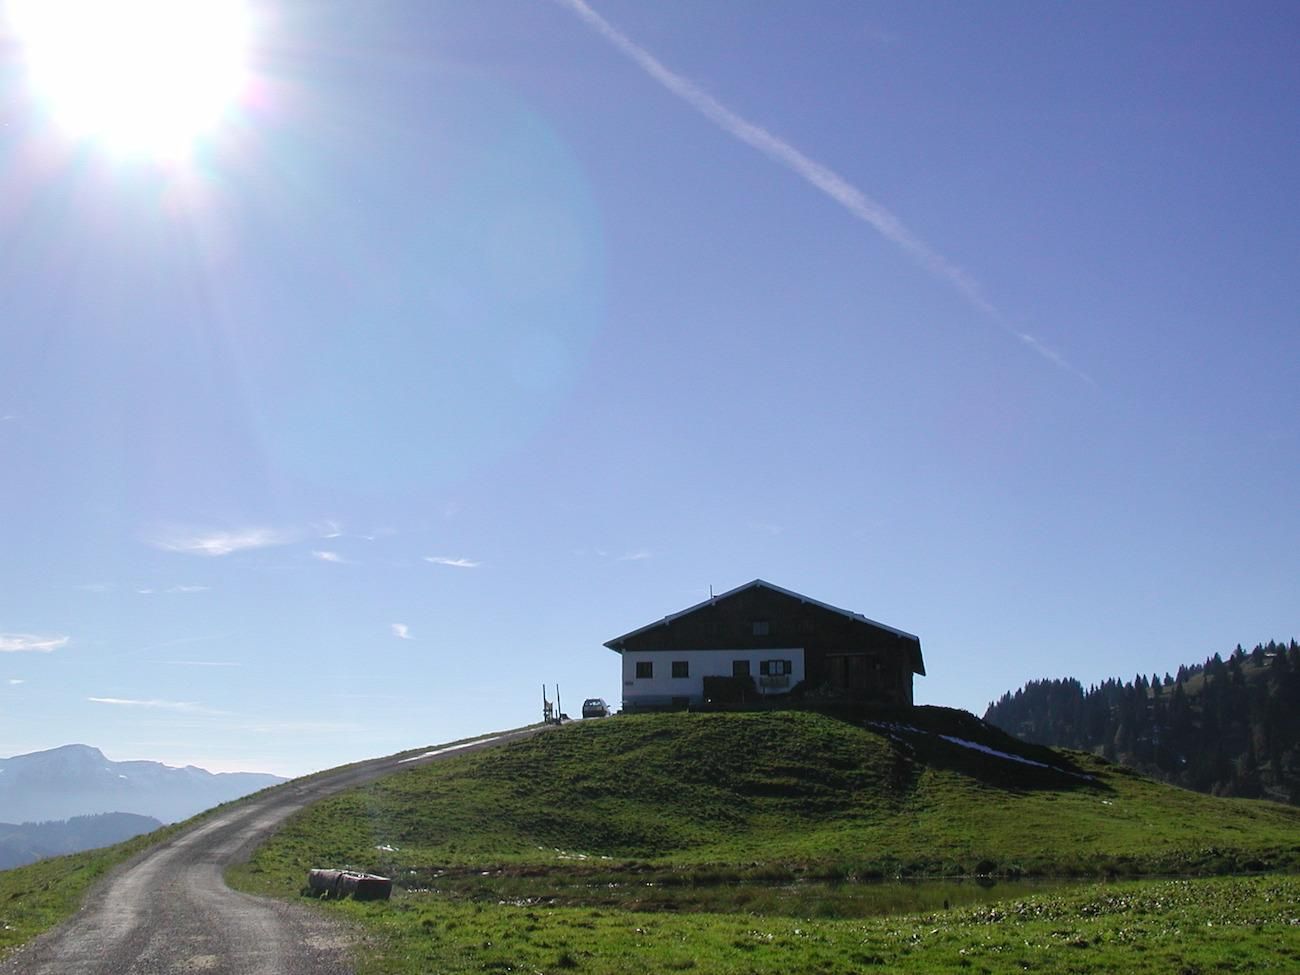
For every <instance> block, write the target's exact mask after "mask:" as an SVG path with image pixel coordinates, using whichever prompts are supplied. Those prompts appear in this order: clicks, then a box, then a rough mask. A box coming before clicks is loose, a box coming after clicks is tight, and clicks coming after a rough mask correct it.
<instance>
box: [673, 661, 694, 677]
mask: <svg viewBox="0 0 1300 975" xmlns="http://www.w3.org/2000/svg"><path fill="white" fill-rule="evenodd" d="M673 676H674V677H690V676H691V664H690V661H689V660H674V661H673Z"/></svg>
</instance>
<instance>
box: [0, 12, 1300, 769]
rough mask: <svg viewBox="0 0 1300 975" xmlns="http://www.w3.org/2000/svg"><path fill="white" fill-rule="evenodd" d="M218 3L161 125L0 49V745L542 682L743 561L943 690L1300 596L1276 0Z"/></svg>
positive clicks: (1289, 172)
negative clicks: (87, 116) (164, 138)
mask: <svg viewBox="0 0 1300 975" xmlns="http://www.w3.org/2000/svg"><path fill="white" fill-rule="evenodd" d="M252 10H253V12H254V16H253V20H252V23H253V25H254V28H253V31H252V38H253V49H252V50H253V53H252V55H251V58H250V80H249V82H248V83H247V85H245V87H244V88H242V89H241V90H240V92H239V95H238V97H237V98H236V99H235V100H234V101H233V102H232V103H231V104H230V105H228V106H227V108H226V110H225V114H224V115H223V116H222V118H221V119H220V120H219V122H218V123H217V124H215V125H213V126H212V127H211V128H210V129H208V130H206V131H205V132H204V133H203V135H202V136H201V137H200V138H199V139H198V140H197V141H195V142H194V143H193V145H192V147H191V151H190V152H189V153H188V154H186V155H185V156H184V157H183V158H166V159H159V158H154V157H151V156H142V155H130V154H122V153H120V152H114V151H110V149H109V148H108V147H106V146H105V145H103V144H101V143H100V142H99V141H97V140H96V139H95V138H89V137H84V136H77V135H75V134H74V133H71V132H69V131H67V130H66V129H65V128H62V127H61V126H60V124H59V121H58V119H57V118H56V117H55V116H54V115H53V113H52V112H51V111H50V106H49V104H48V100H47V98H46V95H45V94H44V93H43V92H42V91H41V90H39V88H38V86H37V85H36V83H35V82H34V80H33V79H32V77H31V76H30V75H29V74H28V73H27V68H26V65H27V62H26V61H24V53H23V52H24V48H23V47H22V45H21V43H20V41H21V38H16V37H13V36H7V37H6V39H5V43H4V45H3V47H2V48H0V53H2V55H3V62H0V64H2V65H3V68H2V72H3V75H2V76H3V82H4V83H3V86H2V87H0V91H3V95H2V96H0V99H2V102H0V108H2V109H3V117H4V119H5V122H4V125H3V127H2V128H0V248H3V255H4V259H3V261H0V323H2V324H0V329H2V331H0V338H2V344H0V470H2V471H3V472H4V473H3V477H0V753H3V754H6V755H8V754H16V753H19V752H24V751H31V750H35V749H39V748H46V747H52V746H55V745H59V744H63V743H66V742H71V741H83V742H87V743H90V744H93V745H97V746H99V747H101V748H103V749H104V750H105V752H106V753H107V754H108V755H109V756H110V757H112V758H115V759H134V758H150V759H158V760H163V761H168V762H171V763H174V764H184V763H194V764H198V765H202V766H204V767H207V768H212V769H217V770H221V769H236V768H238V769H256V770H266V771H275V772H282V773H298V772H303V771H307V770H311V769H316V768H322V767H328V766H333V765H336V764H340V763H342V762H346V761H350V760H355V759H359V758H363V757H368V756H372V755H376V754H383V753H388V752H392V751H395V750H398V749H400V748H405V747H414V746H417V745H422V744H425V743H430V742H437V741H443V740H449V739H452V738H457V737H462V736H467V735H471V734H476V733H480V732H486V731H489V730H493V729H497V728H502V727H507V726H514V725H518V724H522V723H525V722H528V721H531V720H534V719H535V718H536V717H537V716H538V715H539V712H540V703H541V702H540V696H541V685H542V684H543V682H545V683H547V684H549V685H554V684H555V683H557V682H558V683H559V685H560V687H561V692H562V694H563V697H564V703H565V707H566V710H568V711H570V713H576V711H577V708H578V705H579V704H580V701H581V699H582V698H583V697H586V696H595V695H599V696H603V697H606V698H608V699H610V700H611V701H617V700H618V698H619V696H620V688H619V671H618V658H617V657H616V656H615V655H614V654H613V653H612V652H610V651H608V650H606V649H604V648H603V647H602V645H601V644H602V643H603V641H605V640H607V639H610V638H612V637H614V636H617V635H619V634H621V633H623V632H626V631H628V630H631V629H633V628H635V627H638V626H640V625H642V624H644V623H647V622H649V621H651V620H653V619H655V618H657V617H660V616H663V615H665V614H667V613H670V612H675V611H677V610H679V609H682V608H684V607H685V606H687V605H690V604H692V603H694V602H696V601H698V600H700V599H702V598H704V597H705V596H707V594H708V589H709V586H713V587H714V589H715V590H717V591H722V590H725V589H729V588H732V587H734V586H736V585H740V584H742V583H744V582H747V581H749V580H751V579H754V578H756V577H761V578H765V579H768V580H770V581H772V582H774V583H776V584H777V585H780V586H784V587H786V588H790V589H794V590H797V591H799V592H803V593H806V594H808V595H810V596H812V597H814V598H817V599H820V600H823V601H825V602H829V603H832V604H834V605H838V606H842V607H845V608H848V609H852V610H855V611H858V612H862V613H864V614H866V615H867V616H870V617H872V618H874V619H878V620H881V621H882V622H886V623H889V624H891V625H894V626H897V627H899V628H901V629H904V630H908V631H910V632H913V633H917V634H918V635H920V637H921V640H922V646H923V648H924V651H925V656H926V662H927V666H928V668H929V676H927V677H925V678H921V679H918V681H917V692H916V693H917V699H918V701H919V702H922V703H933V704H943V705H949V706H954V707H961V708H966V709H969V710H972V711H975V712H976V713H982V712H983V709H984V707H985V706H986V705H987V703H988V702H989V701H990V700H991V699H993V698H995V697H997V696H998V695H1000V694H1001V693H1002V692H1003V691H1004V690H1008V689H1012V688H1014V687H1016V686H1018V685H1019V684H1021V683H1023V682H1024V681H1026V680H1029V679H1033V678H1038V677H1046V676H1066V675H1073V676H1077V677H1078V678H1080V679H1081V680H1083V681H1084V682H1085V683H1087V682H1090V681H1099V680H1102V679H1105V678H1106V677H1109V676H1123V677H1129V678H1131V677H1132V676H1133V675H1134V674H1135V673H1137V672H1139V671H1140V672H1143V673H1147V674H1149V673H1151V672H1152V671H1157V672H1160V673H1163V672H1164V671H1166V670H1172V669H1176V667H1177V665H1178V664H1179V663H1182V662H1192V661H1196V660H1198V659H1202V658H1204V657H1205V656H1207V655H1209V654H1212V653H1214V652H1216V651H1226V650H1229V649H1231V648H1232V647H1233V646H1234V645H1236V644H1237V643H1238V642H1240V643H1242V644H1245V645H1247V646H1250V645H1253V644H1254V643H1255V642H1258V641H1266V640H1268V639H1270V638H1275V639H1288V638H1291V637H1295V636H1300V610H1298V608H1300V563H1298V562H1297V559H1296V557H1295V543H1296V540H1297V538H1298V537H1300V505H1297V504H1296V500H1295V499H1296V491H1295V480H1296V475H1297V469H1298V461H1300V421H1298V419H1297V418H1298V417H1300V388H1298V387H1297V384H1296V381H1295V374H1296V364H1297V362H1298V361H1300V327H1298V326H1300V273H1297V272H1298V271H1300V268H1297V256H1298V255H1300V230H1298V229H1297V228H1300V193H1298V192H1297V188H1296V176H1295V174H1296V173H1298V172H1300V62H1297V60H1296V58H1295V57H1294V39H1295V37H1296V36H1300V9H1298V8H1296V7H1294V6H1292V5H1285V4H1240V3H1233V4H1211V3H1195V4H1188V3H1175V4H1160V3H1149V4H1142V5H1133V4H1119V3H1115V4H1111V3H1097V4H1075V5H1057V4H1039V3H999V4H987V5H979V6H972V5H969V4H938V3H926V4H884V3H869V2H851V3H849V2H845V3H832V2H820V0H819V2H817V3H813V4H808V3H794V2H791V3H785V2H776V0H774V2H771V3H765V4H753V3H749V2H740V0H735V2H730V0H691V2H685V0H680V2H678V0H664V2H660V3H655V4H649V5H648V4H635V3H631V2H627V0H600V2H593V4H592V6H590V7H585V6H583V5H582V4H580V3H577V2H576V0H574V2H566V0H528V2H525V0H483V2H476V3H441V2H419V3H416V2H410V0H407V2H374V0H366V2H361V0H339V2H334V3H328V4H324V3H306V2H288V0H284V2H278V0H261V2H258V3H256V4H253V5H252Z"/></svg>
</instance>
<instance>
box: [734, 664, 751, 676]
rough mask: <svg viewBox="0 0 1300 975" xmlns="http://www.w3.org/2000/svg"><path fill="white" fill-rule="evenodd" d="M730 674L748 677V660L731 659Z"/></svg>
mask: <svg viewBox="0 0 1300 975" xmlns="http://www.w3.org/2000/svg"><path fill="white" fill-rule="evenodd" d="M731 676H732V677H748V676H749V661H748V660H733V661H732V662H731Z"/></svg>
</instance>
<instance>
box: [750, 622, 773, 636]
mask: <svg viewBox="0 0 1300 975" xmlns="http://www.w3.org/2000/svg"><path fill="white" fill-rule="evenodd" d="M771 632H772V624H771V623H769V622H768V621H767V620H754V636H767V635H769V634H770V633H771Z"/></svg>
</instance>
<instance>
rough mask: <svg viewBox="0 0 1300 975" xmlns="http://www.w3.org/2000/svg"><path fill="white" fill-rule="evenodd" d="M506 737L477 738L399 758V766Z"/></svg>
mask: <svg viewBox="0 0 1300 975" xmlns="http://www.w3.org/2000/svg"><path fill="white" fill-rule="evenodd" d="M504 737H505V735H493V736H492V737H491V738H476V739H474V740H473V741H466V742H462V743H461V744H459V745H448V746H447V747H446V748H435V749H434V750H433V751H431V752H425V753H424V754H423V755H412V756H411V757H410V758H399V759H398V760H397V764H398V765H404V764H406V763H407V762H418V761H419V760H420V759H422V758H433V756H434V755H442V754H445V753H446V752H455V751H459V750H460V749H462V748H468V747H469V746H470V745H484V744H487V743H488V742H489V741H496V740H497V739H498V738H504Z"/></svg>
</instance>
